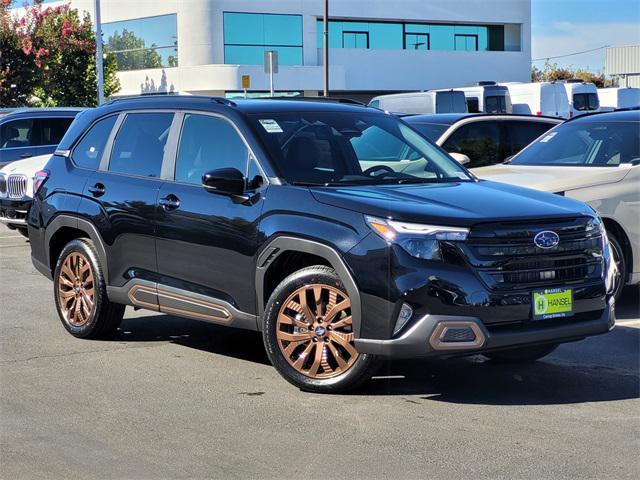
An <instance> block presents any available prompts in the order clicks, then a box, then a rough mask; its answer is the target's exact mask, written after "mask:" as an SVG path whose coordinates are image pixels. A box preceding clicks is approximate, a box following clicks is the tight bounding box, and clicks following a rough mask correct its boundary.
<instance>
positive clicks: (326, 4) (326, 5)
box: [322, 0, 329, 97]
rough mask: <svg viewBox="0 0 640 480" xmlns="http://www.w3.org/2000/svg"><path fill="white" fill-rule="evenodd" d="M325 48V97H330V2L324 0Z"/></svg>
mask: <svg viewBox="0 0 640 480" xmlns="http://www.w3.org/2000/svg"><path fill="white" fill-rule="evenodd" d="M322 24H323V27H324V32H323V39H322V40H323V44H322V46H323V48H322V52H323V55H324V64H323V65H322V71H323V74H324V92H323V93H324V96H325V97H328V96H329V0H324V19H323V22H322Z"/></svg>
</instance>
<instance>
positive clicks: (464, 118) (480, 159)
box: [404, 113, 563, 168]
mask: <svg viewBox="0 0 640 480" xmlns="http://www.w3.org/2000/svg"><path fill="white" fill-rule="evenodd" d="M404 120H405V121H406V122H408V123H410V124H411V125H412V126H413V127H414V128H415V129H416V130H418V131H419V132H420V133H422V134H423V135H425V136H426V137H427V138H428V139H429V140H431V141H432V142H434V143H435V144H437V145H439V146H441V147H442V148H444V149H445V150H446V151H447V152H449V153H450V154H454V155H453V156H454V158H455V159H456V160H458V161H462V163H464V164H465V166H466V167H467V168H476V167H485V166H487V165H495V164H497V163H502V162H503V161H504V160H505V159H507V158H509V157H511V156H513V155H515V154H516V153H518V152H519V151H520V150H522V149H523V148H524V147H526V146H527V145H529V144H530V143H531V142H532V141H533V140H535V139H536V138H538V137H539V136H540V135H542V134H543V133H545V132H546V131H547V130H549V129H551V128H553V127H555V126H556V125H557V124H559V123H562V121H563V120H561V119H559V118H555V117H537V116H533V115H511V114H468V113H455V114H444V115H412V116H407V117H404ZM460 155H463V157H460ZM465 156H466V157H467V158H465ZM467 159H468V160H467Z"/></svg>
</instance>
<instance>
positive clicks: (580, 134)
mask: <svg viewBox="0 0 640 480" xmlns="http://www.w3.org/2000/svg"><path fill="white" fill-rule="evenodd" d="M637 161H640V129H639V128H638V124H637V123H636V122H569V123H567V124H564V125H560V126H558V127H556V128H554V129H553V130H551V131H550V132H549V133H547V134H546V135H544V136H543V137H541V138H540V139H538V140H537V141H536V142H534V143H532V144H531V145H529V146H528V147H527V148H526V149H524V150H523V151H522V152H520V153H519V154H518V155H517V156H515V157H514V158H513V160H511V162H510V163H511V164H512V165H572V166H601V167H608V166H617V165H620V164H622V163H631V162H637Z"/></svg>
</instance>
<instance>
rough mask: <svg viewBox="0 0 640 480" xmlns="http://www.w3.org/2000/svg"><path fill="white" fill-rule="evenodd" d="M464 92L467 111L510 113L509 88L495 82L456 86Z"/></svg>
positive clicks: (511, 109) (511, 110)
mask: <svg viewBox="0 0 640 480" xmlns="http://www.w3.org/2000/svg"><path fill="white" fill-rule="evenodd" d="M456 90H460V91H462V92H464V96H465V97H466V99H467V109H468V110H469V113H512V112H513V108H512V107H511V96H510V95H509V89H508V88H507V87H505V86H504V85H497V84H496V83H493V84H490V85H487V84H478V85H474V86H471V87H461V88H456Z"/></svg>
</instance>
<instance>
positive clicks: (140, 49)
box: [106, 28, 162, 70]
mask: <svg viewBox="0 0 640 480" xmlns="http://www.w3.org/2000/svg"><path fill="white" fill-rule="evenodd" d="M106 46H107V48H108V49H109V51H111V52H114V54H115V55H116V58H117V63H118V68H119V69H120V70H137V69H142V68H160V67H162V57H161V56H160V54H159V53H158V52H157V51H156V50H152V49H153V48H155V46H156V45H155V44H154V45H151V46H150V47H147V46H146V45H145V42H144V39H143V38H140V37H138V36H137V35H136V34H135V33H133V32H132V31H130V30H127V29H126V28H125V29H123V30H122V33H120V32H118V31H115V32H114V33H113V35H111V36H109V38H108V39H107V42H106Z"/></svg>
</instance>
